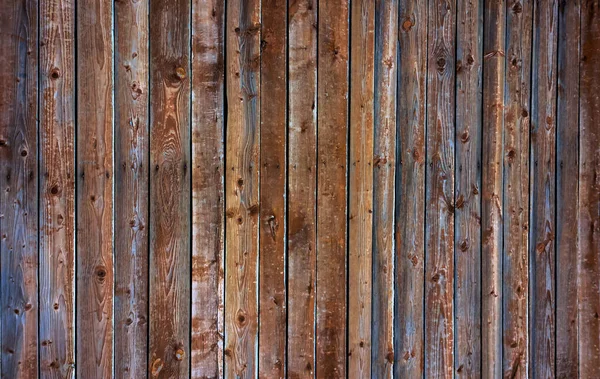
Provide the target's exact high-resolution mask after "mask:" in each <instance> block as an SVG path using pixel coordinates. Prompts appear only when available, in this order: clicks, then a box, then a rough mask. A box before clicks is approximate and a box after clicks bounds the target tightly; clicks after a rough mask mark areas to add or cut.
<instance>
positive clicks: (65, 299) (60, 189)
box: [39, 0, 76, 378]
mask: <svg viewBox="0 0 600 379" xmlns="http://www.w3.org/2000/svg"><path fill="white" fill-rule="evenodd" d="M39 22H40V24H39V25H40V73H39V74H40V75H39V79H40V83H39V85H40V96H39V102H40V103H39V106H40V125H39V144H40V145H39V146H40V147H39V154H40V155H39V159H40V161H39V165H40V168H39V169H40V171H39V172H40V177H39V179H40V214H39V218H40V219H39V225H40V237H39V238H40V251H39V258H40V268H45V267H48V268H50V269H41V270H40V271H39V276H40V282H39V284H40V287H39V296H40V325H39V333H40V346H39V354H40V357H39V359H40V370H39V373H40V376H41V377H44V378H74V377H75V175H74V172H75V99H76V98H75V78H76V76H75V74H76V72H75V44H74V42H75V39H74V33H75V3H74V2H72V1H60V0H44V1H41V2H40V21H39ZM55 305H56V306H58V309H55Z"/></svg>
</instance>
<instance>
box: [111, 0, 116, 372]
mask: <svg viewBox="0 0 600 379" xmlns="http://www.w3.org/2000/svg"><path fill="white" fill-rule="evenodd" d="M115 3H116V1H113V3H112V14H111V20H110V21H111V31H112V35H111V42H112V73H111V76H112V91H111V98H112V117H111V118H112V120H111V124H112V130H111V132H112V135H113V138H112V154H111V155H112V158H111V159H112V164H111V166H112V172H111V173H110V175H111V178H112V184H111V196H112V199H111V200H112V219H111V232H112V236H113V237H112V249H111V250H112V296H111V303H112V305H111V311H112V318H111V324H112V325H111V327H112V334H113V335H112V341H111V355H112V359H111V364H112V368H111V371H112V373H113V377H115V376H116V363H115V340H116V333H115V287H116V279H115V273H116V271H117V262H116V259H115V258H116V255H115V250H116V245H117V241H116V240H115V237H114V236H115V219H116V217H115V216H116V209H115V187H116V185H117V183H116V180H115V171H116V168H115V158H116V157H115V151H116V146H117V140H116V138H115V137H116V134H115V114H116V110H117V104H116V102H115V92H116V86H115V85H116V79H115V77H116V72H117V69H116V68H117V57H116V55H117V47H116V25H115Z"/></svg>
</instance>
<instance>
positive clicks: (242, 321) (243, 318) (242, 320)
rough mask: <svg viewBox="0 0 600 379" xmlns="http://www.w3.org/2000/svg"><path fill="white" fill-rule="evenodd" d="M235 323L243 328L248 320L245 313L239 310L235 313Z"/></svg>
mask: <svg viewBox="0 0 600 379" xmlns="http://www.w3.org/2000/svg"><path fill="white" fill-rule="evenodd" d="M236 321H237V323H238V325H239V326H240V327H243V326H245V325H246V324H247V322H248V319H247V318H246V312H244V311H243V310H241V309H239V310H238V311H237V316H236Z"/></svg>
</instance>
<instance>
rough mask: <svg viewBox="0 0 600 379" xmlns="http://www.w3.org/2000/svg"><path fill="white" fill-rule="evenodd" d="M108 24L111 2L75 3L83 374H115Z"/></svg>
mask: <svg viewBox="0 0 600 379" xmlns="http://www.w3.org/2000/svg"><path fill="white" fill-rule="evenodd" d="M112 24H113V7H112V4H110V3H106V2H99V1H93V0H83V1H80V2H78V3H77V99H78V100H77V155H76V162H77V163H76V164H77V193H76V195H77V199H76V208H75V209H76V220H77V236H76V248H77V311H76V317H77V325H76V330H78V331H79V333H77V345H76V346H77V362H78V363H77V376H80V377H85V378H107V377H110V376H112V374H113V367H112V365H113V346H112V345H113V329H112V324H113V283H114V273H113V247H114V245H113V242H114V241H113V89H114V87H113V84H114V83H113V25H112ZM82 331H85V332H82Z"/></svg>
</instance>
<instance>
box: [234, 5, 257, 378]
mask: <svg viewBox="0 0 600 379" xmlns="http://www.w3.org/2000/svg"><path fill="white" fill-rule="evenodd" d="M226 17H227V26H226V46H227V47H226V49H227V53H226V57H227V62H226V65H227V73H226V75H227V78H226V83H227V99H228V100H227V137H226V145H225V146H226V158H225V159H226V165H227V166H226V174H225V188H226V195H225V205H226V207H227V211H226V229H225V230H226V236H225V243H226V245H225V248H226V252H227V253H226V261H225V288H226V289H227V291H226V293H225V311H226V313H225V376H226V377H239V378H252V377H255V376H257V373H258V367H257V362H256V359H257V356H258V351H257V346H256V345H257V342H258V336H257V329H258V293H257V291H258V283H257V282H258V277H257V265H258V224H259V220H258V215H259V169H260V166H259V164H260V141H259V138H260V125H259V122H260V50H259V49H260V38H261V35H260V31H261V27H260V1H259V0H249V1H245V0H234V1H231V2H229V3H228V4H227V16H226Z"/></svg>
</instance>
